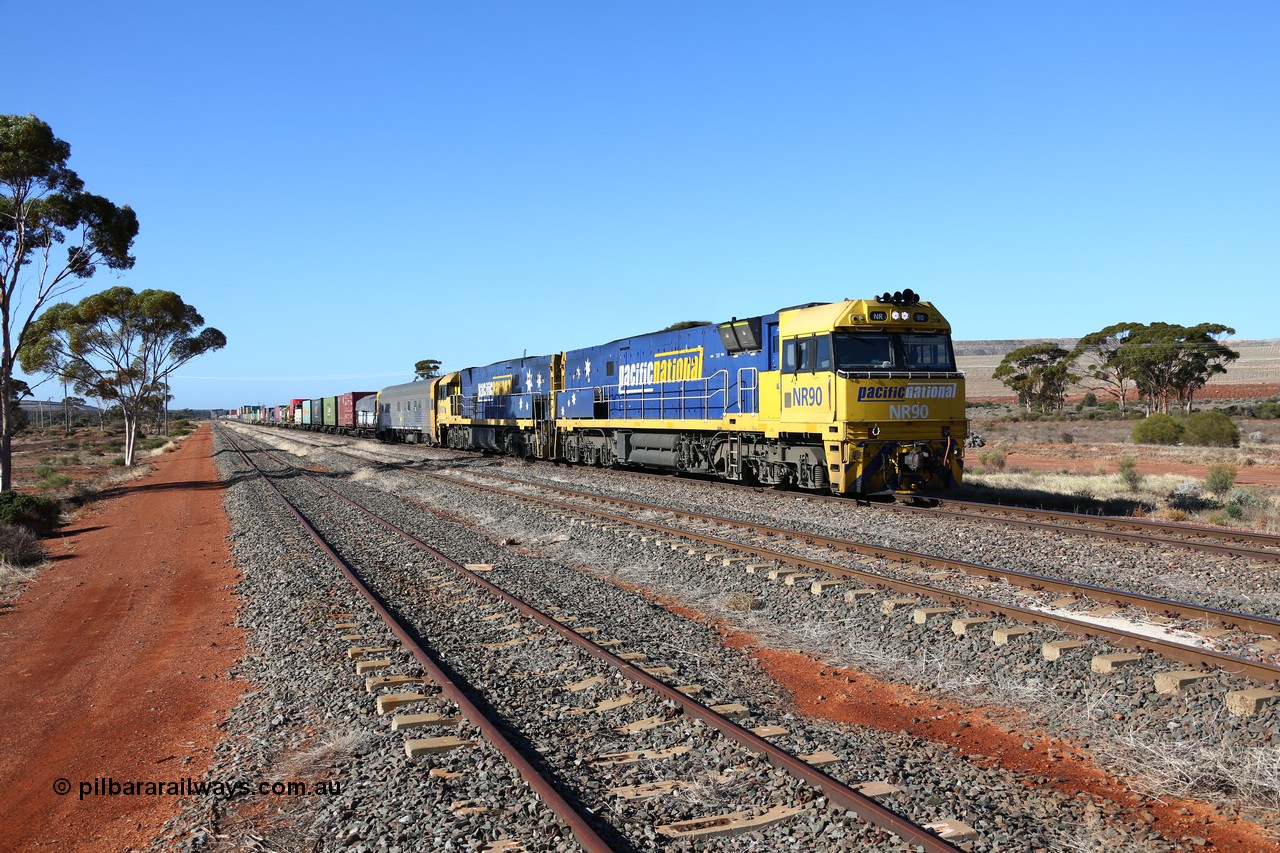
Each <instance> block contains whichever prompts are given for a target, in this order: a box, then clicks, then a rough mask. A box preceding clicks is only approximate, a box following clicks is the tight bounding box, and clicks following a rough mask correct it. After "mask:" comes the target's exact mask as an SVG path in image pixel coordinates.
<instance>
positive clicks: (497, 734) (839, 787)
mask: <svg viewBox="0 0 1280 853" xmlns="http://www.w3.org/2000/svg"><path fill="white" fill-rule="evenodd" d="M231 443H232V445H233V447H235V449H236V450H237V452H238V453H239V454H240V456H241V457H242V459H243V460H244V461H245V463H246V464H247V465H249V466H250V467H251V468H253V469H254V470H256V471H257V473H258V474H259V475H260V476H261V477H262V479H263V480H264V481H265V482H266V483H267V484H268V486H269V487H270V489H271V490H272V491H273V492H274V494H275V495H276V496H277V497H278V498H279V499H280V500H281V501H282V502H283V503H284V504H285V505H286V506H287V507H288V509H289V511H290V513H291V514H292V515H293V516H294V517H295V518H296V519H297V520H298V522H299V523H300V524H301V525H302V526H303V527H304V528H305V529H306V531H307V533H308V534H309V535H310V536H311V538H312V539H314V540H315V541H316V543H317V544H318V545H319V546H320V547H321V548H322V550H324V552H325V553H326V554H327V555H328V557H329V559H330V560H332V561H333V562H334V563H335V565H337V566H338V567H339V568H340V570H341V571H342V573H343V574H344V575H345V576H346V577H347V579H348V580H349V581H350V582H351V583H352V584H353V585H354V586H355V587H356V589H357V590H358V591H359V592H360V594H361V595H362V596H363V597H364V598H365V599H366V600H367V601H368V602H369V603H370V604H371V606H373V608H374V610H375V611H376V612H377V613H378V615H379V617H380V618H381V619H382V620H383V621H384V622H385V623H386V624H387V625H388V626H389V627H390V628H391V630H392V632H393V633H394V634H395V635H396V637H397V638H398V639H399V640H400V641H401V643H403V644H404V645H405V647H406V648H407V649H409V650H410V651H411V652H412V654H413V656H414V658H415V659H417V660H418V661H419V662H420V663H421V664H422V665H423V667H424V668H425V669H426V670H427V671H428V672H429V673H430V674H431V677H432V679H433V680H435V681H436V682H437V684H439V685H440V687H441V688H442V689H443V690H444V691H445V692H446V693H447V694H448V695H449V696H450V698H451V699H453V700H454V701H455V702H456V703H457V704H458V705H459V707H460V708H461V709H462V713H463V714H464V715H465V716H466V717H467V719H468V720H470V721H472V722H473V723H474V724H475V725H477V726H478V727H479V728H480V729H481V731H482V733H483V734H484V735H485V737H486V739H487V740H489V741H490V743H492V744H493V745H494V746H495V747H497V748H498V749H499V750H500V751H501V752H502V754H503V755H504V756H506V757H507V758H508V759H509V760H511V761H512V763H513V765H515V766H516V767H517V768H518V769H519V771H520V773H521V775H522V776H524V777H525V778H526V780H527V781H529V783H530V785H531V786H533V787H534V789H535V790H536V791H537V792H538V794H539V795H540V796H541V797H542V798H543V800H544V802H546V803H547V804H548V806H550V807H551V808H553V809H554V811H555V812H556V814H557V815H559V816H560V817H561V818H562V819H563V820H564V821H565V823H566V824H567V825H568V826H570V828H571V829H572V831H573V833H574V835H575V837H577V838H578V840H579V842H580V843H581V844H582V845H583V847H584V849H588V850H593V851H594V850H609V849H612V848H610V847H609V846H608V845H607V844H606V843H605V842H604V841H603V840H602V839H601V837H600V836H599V834H598V833H596V831H595V830H594V829H593V828H592V827H591V825H590V824H589V823H588V822H587V821H586V820H585V819H584V818H583V817H582V816H581V815H580V814H579V813H578V812H577V811H576V810H575V809H574V807H573V806H571V805H570V804H569V803H568V801H567V800H566V799H565V797H564V796H563V795H561V794H560V793H559V791H558V790H557V789H556V787H555V785H554V783H553V782H551V781H550V780H548V779H547V778H545V777H544V776H543V775H542V774H541V773H539V772H538V770H537V769H536V768H535V767H534V766H533V765H532V763H531V762H530V761H529V760H528V759H526V758H524V757H523V755H522V754H521V753H520V751H519V749H517V748H516V747H515V746H514V745H513V744H512V743H511V741H510V740H509V739H507V738H506V737H505V736H504V735H503V733H502V729H501V727H500V726H499V725H498V724H497V723H495V722H494V721H492V720H490V719H489V718H488V717H487V716H486V715H485V713H484V712H483V711H482V710H481V709H480V707H479V706H478V705H476V704H475V703H474V702H472V701H471V700H470V699H469V698H468V694H467V692H466V690H465V689H463V687H462V686H461V685H459V684H457V683H456V682H455V681H454V680H453V679H452V678H451V677H450V676H449V674H448V672H447V671H446V670H445V669H444V668H443V667H442V666H441V665H440V664H438V663H437V662H436V661H435V658H434V655H433V653H432V652H430V651H428V650H427V649H426V648H425V647H424V646H423V645H422V644H421V642H420V638H419V636H418V634H417V632H416V631H415V630H414V629H413V628H412V627H411V626H409V625H407V624H405V623H404V621H403V620H402V619H401V618H400V617H399V616H398V615H397V614H396V612H394V611H393V610H392V609H391V608H390V607H389V606H388V605H387V604H386V602H384V601H383V600H382V598H381V596H380V595H379V593H378V592H376V591H375V590H373V589H371V588H370V587H369V586H368V585H366V584H365V583H364V581H363V580H362V579H361V578H360V577H359V576H358V575H357V574H356V572H355V571H354V570H353V569H352V568H351V567H350V566H349V565H347V563H346V562H345V561H344V560H343V559H342V558H341V557H340V556H339V555H338V554H337V553H336V552H335V551H334V550H333V549H332V548H331V546H330V545H329V544H328V543H327V542H326V540H325V538H324V536H323V535H322V534H321V533H320V532H319V531H317V530H316V529H315V528H314V527H313V526H312V525H311V523H310V522H309V521H308V520H307V519H306V518H305V517H304V516H303V515H302V514H301V513H300V512H299V510H298V509H297V508H296V507H295V506H294V505H293V504H292V502H291V501H290V500H289V498H288V497H287V496H285V495H284V493H283V492H281V491H280V489H279V488H278V487H277V486H276V485H275V484H274V483H273V482H272V481H271V479H270V477H269V476H268V475H267V474H266V473H265V472H264V471H263V470H262V469H261V468H259V467H258V466H257V465H256V464H255V463H253V462H252V460H250V459H249V457H248V454H247V453H246V452H245V451H244V450H243V449H241V448H240V447H239V446H238V445H236V443H235V442H234V441H231ZM277 461H281V460H277ZM281 462H282V464H284V465H288V467H289V468H290V469H292V471H293V472H295V473H296V474H301V475H302V476H303V477H305V478H306V479H307V480H308V481H309V482H311V483H313V484H314V485H316V486H318V487H319V488H321V489H323V490H324V491H325V492H326V493H327V494H328V495H329V496H331V497H333V498H335V499H336V500H337V502H339V503H340V504H341V505H343V506H346V507H349V508H350V509H352V510H354V511H356V512H358V513H360V514H361V515H363V516H364V517H366V518H368V519H370V520H371V521H373V522H374V523H375V524H377V525H378V526H380V527H381V528H383V529H385V530H387V531H389V532H391V533H393V534H395V535H396V536H397V537H400V538H401V539H402V540H403V541H405V542H406V543H409V544H411V545H412V546H413V547H415V548H418V549H420V550H421V551H423V552H425V553H427V554H429V555H431V557H432V558H433V559H434V560H436V561H437V562H439V563H441V564H443V565H446V566H448V567H449V568H451V569H452V570H453V571H455V572H456V573H458V574H459V575H460V576H462V577H465V578H466V579H467V580H469V581H470V582H472V583H473V584H475V585H476V586H477V587H479V588H482V589H484V590H485V591H486V592H488V593H489V594H491V595H492V596H494V597H495V598H497V599H498V600H500V601H501V602H504V603H505V604H507V605H509V606H511V607H513V608H514V609H515V610H516V611H518V612H519V613H520V614H521V615H522V616H524V617H526V618H528V619H531V620H534V621H535V622H536V623H537V624H538V625H540V626H542V627H543V628H546V629H549V630H551V631H552V632H554V633H555V634H556V635H557V636H559V637H561V638H563V639H565V640H567V641H569V642H571V643H572V644H573V645H574V646H575V647H577V648H579V649H581V650H583V651H584V652H586V653H587V654H588V655H590V656H591V657H592V658H594V659H596V660H598V661H600V662H603V663H604V664H606V665H608V666H609V667H611V668H612V669H614V670H616V672H617V673H619V674H620V675H621V677H623V678H625V679H626V680H628V681H630V682H632V683H634V684H637V685H640V686H642V687H644V688H647V689H648V690H650V691H652V692H653V693H655V694H657V695H658V696H659V697H661V699H662V701H664V702H668V703H672V704H674V705H675V706H678V707H679V708H680V710H681V712H682V713H683V714H684V715H685V716H686V717H688V718H689V719H692V720H697V721H700V722H701V723H703V724H705V725H707V726H709V727H711V728H713V729H715V730H716V731H718V732H719V733H721V734H722V735H723V736H725V737H727V738H729V739H730V740H731V741H733V742H736V743H737V744H739V745H741V746H742V747H743V748H745V749H746V750H749V751H750V752H754V753H756V754H758V755H761V756H763V757H765V758H766V759H767V761H768V762H769V764H770V765H772V766H773V767H775V768H777V769H778V770H781V771H784V772H785V773H787V774H788V775H790V776H792V777H793V778H794V779H796V780H798V781H799V782H800V783H803V784H804V785H808V786H812V787H813V788H816V789H817V790H819V791H821V792H822V794H823V795H824V796H826V797H827V798H829V800H830V802H831V803H832V804H834V805H836V806H839V807H840V808H842V809H844V810H846V811H848V812H849V813H850V814H852V815H853V816H854V817H856V818H858V819H860V820H862V821H865V822H866V823H868V824H870V825H872V826H875V827H878V828H880V829H882V830H885V831H887V832H890V833H892V834H894V835H896V836H897V837H898V838H900V839H901V840H902V841H904V842H906V843H908V844H911V845H916V848H915V849H919V850H923V851H926V853H935V851H938V853H940V851H957V850H959V849H960V848H958V847H955V846H954V845H952V844H951V843H949V842H948V841H946V840H945V839H943V838H941V837H939V836H938V835H937V834H935V833H934V832H933V831H931V830H930V829H928V828H926V827H923V826H919V825H917V824H915V823H913V822H911V821H909V820H907V819H906V818H904V817H902V816H900V815H898V814H896V813H895V812H893V811H892V810H890V809H888V808H887V807H885V806H883V805H881V804H880V803H878V802H877V801H876V800H874V799H873V798H872V797H871V796H869V795H866V794H863V793H861V792H859V791H857V790H855V789H854V788H851V787H849V786H848V785H845V784H844V783H842V782H840V781H839V780H837V779H835V778H834V777H832V776H830V775H828V774H827V773H825V772H824V771H822V770H820V769H818V768H817V767H815V766H813V765H812V764H809V763H808V762H806V761H804V760H803V759H801V758H800V757H798V756H796V755H793V754H791V753H789V752H787V751H786V750H783V749H781V748H779V747H778V746H776V745H775V744H773V743H771V742H770V741H768V740H766V739H765V737H763V736H761V735H760V734H757V733H755V732H753V731H751V730H748V729H746V728H743V727H742V726H740V725H738V724H737V723H734V722H733V721H732V720H730V719H728V718H727V717H725V716H723V715H721V714H720V713H717V712H716V711H715V710H713V709H712V708H710V707H708V706H706V705H703V704H702V703H700V702H698V701H696V700H694V699H692V698H691V697H690V696H689V695H686V693H685V692H682V691H681V690H680V689H677V688H676V687H673V686H671V685H670V684H668V683H666V682H664V681H662V680H661V679H659V678H657V677H655V676H654V675H653V674H651V673H650V672H648V671H646V670H645V669H644V668H642V667H639V666H637V665H635V664H633V663H631V662H629V661H628V660H626V659H625V658H624V657H623V656H620V655H618V654H615V653H614V652H611V651H610V650H609V649H608V648H605V647H604V646H603V645H600V644H598V643H595V642H593V641H592V640H590V639H588V638H587V637H586V636H583V634H585V633H586V631H585V629H583V633H582V634H580V633H578V631H575V630H574V629H573V628H571V627H569V626H568V625H566V624H564V623H562V622H561V621H559V620H557V619H555V618H553V617H552V616H550V615H548V614H546V613H543V612H541V611H540V610H538V609H536V608H534V607H533V606H532V605H530V604H528V603H526V602H524V601H521V600H520V599H518V598H516V597H515V596H513V595H511V594H510V593H508V592H506V591H505V590H503V589H501V588H500V587H498V586H496V585H495V584H493V583H490V582H489V581H488V580H486V579H484V578H483V577H481V576H480V575H478V574H477V573H476V572H474V571H472V570H471V569H469V568H468V567H466V566H464V565H463V564H461V563H458V562H457V561H455V560H453V559H452V558H450V557H448V556H447V555H445V554H443V553H441V552H440V551H438V550H437V549H435V548H433V547H432V546H430V545H428V544H427V543H425V542H422V541H421V540H419V539H418V538H416V537H415V536H413V535H412V534H410V533H408V532H407V531H405V530H403V529H401V528H400V527H397V526H396V525H394V524H392V523H391V522H389V521H387V520H385V519H383V518H381V517H380V516H378V515H377V514H376V513H374V512H373V511H371V510H369V509H367V508H365V507H363V506H361V505H360V504H358V503H356V502H355V501H352V500H351V499H350V498H347V497H346V496H345V495H342V494H341V493H340V492H337V491H335V490H333V489H332V488H330V487H329V486H328V485H327V484H325V483H323V482H322V481H321V480H319V479H317V478H316V477H314V476H313V475H312V474H311V473H309V472H307V471H304V470H302V469H299V468H297V467H295V466H292V465H291V464H290V463H287V462H283V461H281ZM566 621H567V620H566Z"/></svg>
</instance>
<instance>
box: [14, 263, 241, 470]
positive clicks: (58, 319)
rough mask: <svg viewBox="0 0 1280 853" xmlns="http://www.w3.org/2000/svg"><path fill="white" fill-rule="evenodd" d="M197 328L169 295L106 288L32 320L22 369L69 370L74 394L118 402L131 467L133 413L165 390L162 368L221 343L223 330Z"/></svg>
mask: <svg viewBox="0 0 1280 853" xmlns="http://www.w3.org/2000/svg"><path fill="white" fill-rule="evenodd" d="M202 326H204V318H203V317H201V316H200V314H199V312H197V311H196V309H195V308H194V307H192V306H190V305H188V304H186V303H185V302H183V301H182V297H180V296H178V294H176V293H173V292H171V291H168V290H143V291H140V292H138V293H134V292H133V291H132V290H131V289H129V288H127V287H112V288H110V289H108V290H104V291H102V292H101V293H95V294H94V295H92V296H88V297H85V298H84V299H83V300H81V301H80V303H79V304H77V305H71V304H69V303H66V302H63V303H60V304H58V305H54V306H53V307H52V308H50V309H49V310H48V311H46V312H45V313H44V314H43V315H42V316H41V317H40V319H39V320H37V321H36V322H35V323H34V324H33V326H32V329H31V340H30V342H29V344H28V345H27V346H26V347H24V348H23V351H22V361H21V364H22V369H23V370H24V371H26V372H28V373H49V374H58V375H66V376H70V377H72V378H73V381H74V385H75V390H76V391H77V393H81V394H87V395H89V396H93V397H96V398H98V399H101V400H105V401H108V402H111V403H117V404H119V406H120V410H121V412H122V413H123V415H124V427H125V430H124V432H125V439H124V463H125V465H133V461H134V447H135V445H136V444H137V435H138V423H139V419H140V418H141V417H142V416H143V415H144V413H145V412H146V411H147V410H148V407H149V406H151V405H154V404H155V402H156V400H158V399H161V398H162V396H163V395H164V394H165V393H166V391H167V389H166V387H165V383H166V380H167V379H168V377H169V374H171V373H173V371H175V370H177V369H178V368H179V367H181V366H182V365H184V364H186V363H187V362H189V361H191V360H192V359H193V358H196V357H197V356H200V355H203V354H204V353H207V352H213V351H214V350H219V349H222V348H223V347H224V346H226V345H227V338H226V336H225V335H224V334H222V332H220V331H218V330H217V329H213V328H209V329H203V330H200V329H201V327H202Z"/></svg>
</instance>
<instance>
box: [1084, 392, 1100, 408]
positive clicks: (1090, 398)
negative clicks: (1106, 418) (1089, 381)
mask: <svg viewBox="0 0 1280 853" xmlns="http://www.w3.org/2000/svg"><path fill="white" fill-rule="evenodd" d="M1084 404H1085V405H1086V406H1089V407H1090V408H1092V407H1094V406H1096V405H1098V395H1097V394H1095V393H1093V392H1092V391H1090V392H1088V393H1087V394H1085V395H1084Z"/></svg>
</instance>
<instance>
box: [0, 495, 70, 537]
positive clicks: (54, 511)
mask: <svg viewBox="0 0 1280 853" xmlns="http://www.w3.org/2000/svg"><path fill="white" fill-rule="evenodd" d="M0 522H2V523H4V524H15V525H20V526H22V527H25V528H27V529H28V530H30V531H31V532H32V533H35V534H37V535H39V536H48V535H49V534H50V533H52V532H53V528H54V527H55V526H57V524H58V502H57V501H51V500H49V499H47V498H39V497H36V496H35V495H24V494H22V493H21V492H0Z"/></svg>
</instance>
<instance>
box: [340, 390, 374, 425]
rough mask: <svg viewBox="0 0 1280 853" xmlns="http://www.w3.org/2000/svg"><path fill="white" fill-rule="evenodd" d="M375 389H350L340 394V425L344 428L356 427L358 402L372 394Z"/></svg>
mask: <svg viewBox="0 0 1280 853" xmlns="http://www.w3.org/2000/svg"><path fill="white" fill-rule="evenodd" d="M373 393H375V392H373V391H348V392H347V393H346V394H341V395H339V396H338V426H340V427H342V428H343V429H355V428H356V426H357V424H356V403H358V402H360V401H361V400H363V399H364V398H365V397H368V396H370V395H371V394H373Z"/></svg>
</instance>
